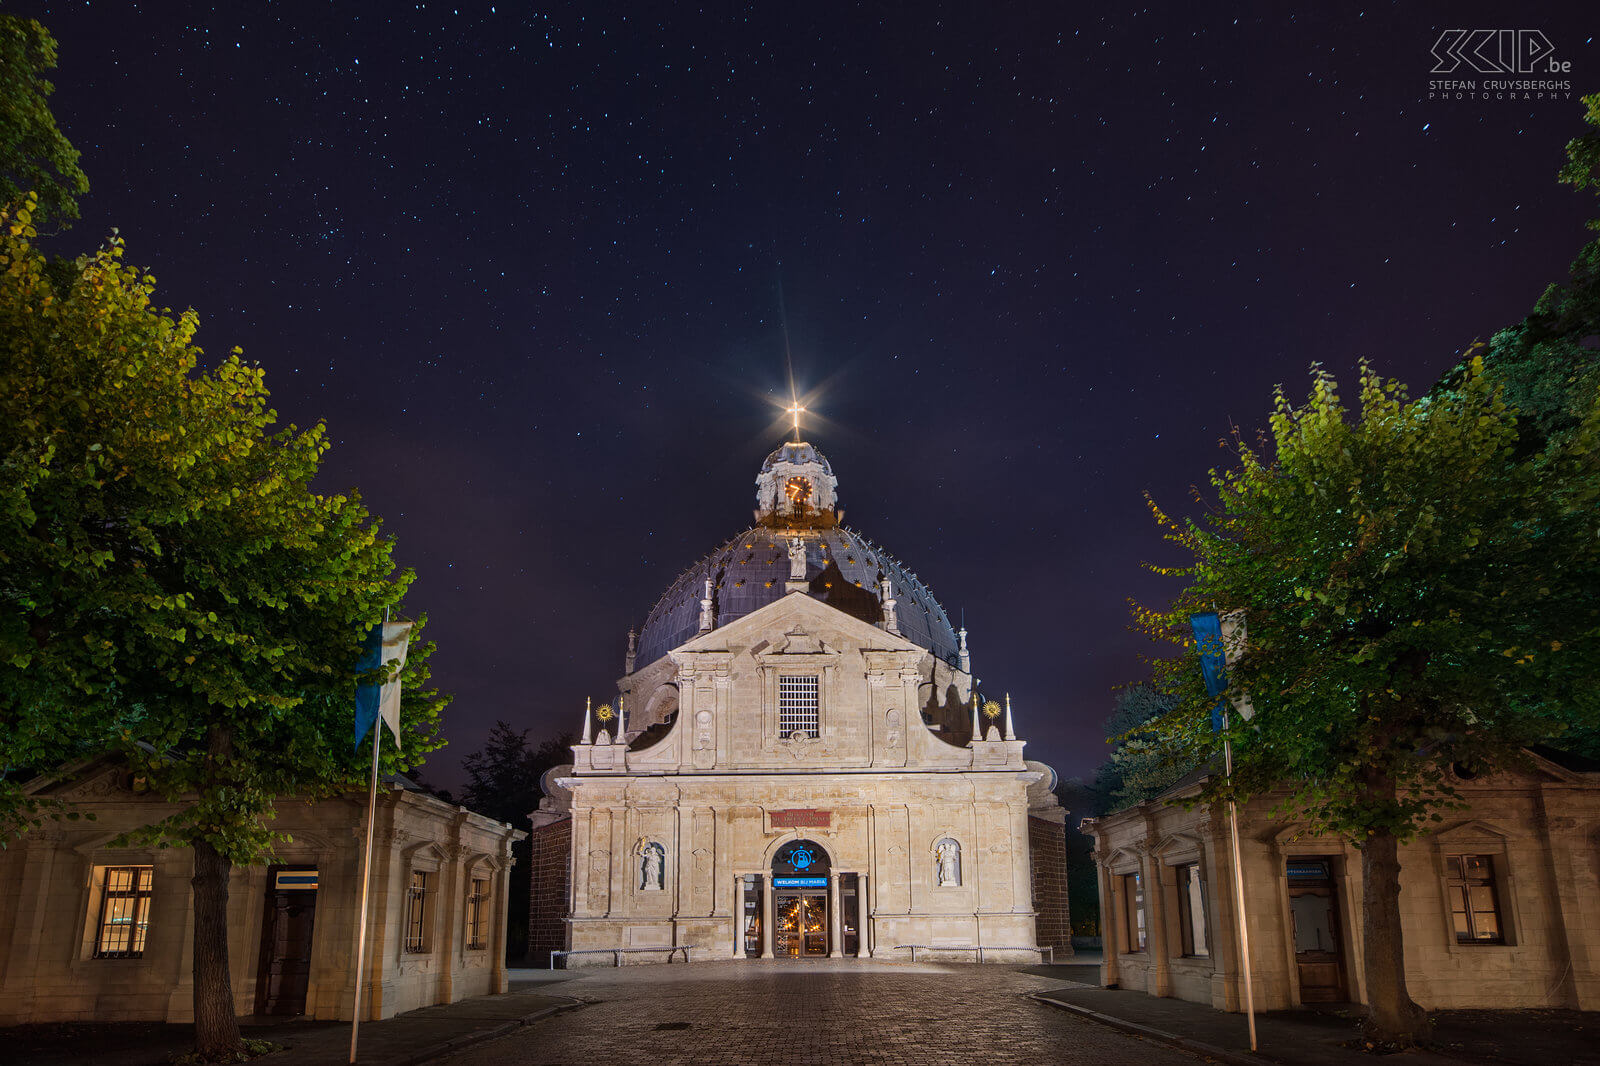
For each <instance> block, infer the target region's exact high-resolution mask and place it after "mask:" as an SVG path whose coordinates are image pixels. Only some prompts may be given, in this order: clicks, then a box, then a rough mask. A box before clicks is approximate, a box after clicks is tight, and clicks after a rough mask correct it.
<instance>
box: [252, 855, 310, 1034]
mask: <svg viewBox="0 0 1600 1066" xmlns="http://www.w3.org/2000/svg"><path fill="white" fill-rule="evenodd" d="M316 916H317V871H316V870H313V869H303V868H302V869H289V868H285V867H282V866H274V867H271V868H270V869H268V871H267V898H266V907H265V910H264V913H263V914H262V916H261V962H260V966H259V968H258V970H257V974H256V1013H257V1014H286V1015H297V1014H304V1013H305V1012H306V990H307V988H308V987H309V986H310V983H311V932H312V927H313V926H314V925H315V923H316Z"/></svg>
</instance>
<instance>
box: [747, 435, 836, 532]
mask: <svg viewBox="0 0 1600 1066" xmlns="http://www.w3.org/2000/svg"><path fill="white" fill-rule="evenodd" d="M838 491H839V479H838V478H836V477H834V476H833V467H832V466H830V465H829V464H828V460H827V459H825V458H823V455H822V453H821V452H819V451H817V449H816V448H814V447H812V446H811V445H810V444H807V443H806V442H805V441H789V442H788V443H786V444H784V445H782V446H781V447H779V448H778V450H777V451H775V452H773V453H772V454H771V455H769V456H767V460H766V462H764V463H762V464H761V472H760V473H759V474H757V475H756V521H757V522H759V523H760V524H761V525H763V526H766V527H768V528H769V529H778V528H787V529H816V528H822V529H828V528H831V527H833V526H835V525H837V524H838V522H839V517H840V515H839V512H838V510H837V508H838V506H839V498H838Z"/></svg>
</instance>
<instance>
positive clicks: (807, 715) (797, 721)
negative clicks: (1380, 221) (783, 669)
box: [778, 674, 822, 740]
mask: <svg viewBox="0 0 1600 1066" xmlns="http://www.w3.org/2000/svg"><path fill="white" fill-rule="evenodd" d="M821 712H822V692H821V678H819V677H817V676H816V675H815V674H809V675H801V676H798V677H779V678H778V735H779V736H780V737H792V736H794V735H795V734H796V733H799V734H800V735H801V736H805V737H810V738H811V739H812V740H815V739H816V738H817V737H818V735H820V733H821V724H822V713H821Z"/></svg>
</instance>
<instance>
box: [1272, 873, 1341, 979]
mask: <svg viewBox="0 0 1600 1066" xmlns="http://www.w3.org/2000/svg"><path fill="white" fill-rule="evenodd" d="M1331 869H1332V862H1331V861H1330V860H1329V859H1325V858H1323V859H1290V860H1289V863H1288V868H1287V871H1286V873H1287V874H1288V878H1289V915H1290V918H1291V919H1292V920H1293V922H1294V961H1295V965H1296V967H1297V968H1298V970H1299V972H1300V1002H1302V1003H1342V1002H1343V1001H1344V1000H1345V999H1346V998H1347V996H1346V994H1345V990H1344V960H1343V956H1342V951H1341V949H1340V943H1341V938H1340V936H1339V899H1338V894H1337V892H1336V890H1335V888H1334V883H1333V877H1332V875H1331Z"/></svg>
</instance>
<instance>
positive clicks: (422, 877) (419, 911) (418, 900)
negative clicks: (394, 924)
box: [405, 870, 431, 954]
mask: <svg viewBox="0 0 1600 1066" xmlns="http://www.w3.org/2000/svg"><path fill="white" fill-rule="evenodd" d="M430 879H431V875H430V874H428V873H427V872H426V871H424V870H412V871H411V886H410V887H409V888H407V889H406V929H405V938H406V939H405V949H406V951H408V952H411V953H412V954H425V953H426V952H427V951H428V881H429V880H430Z"/></svg>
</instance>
